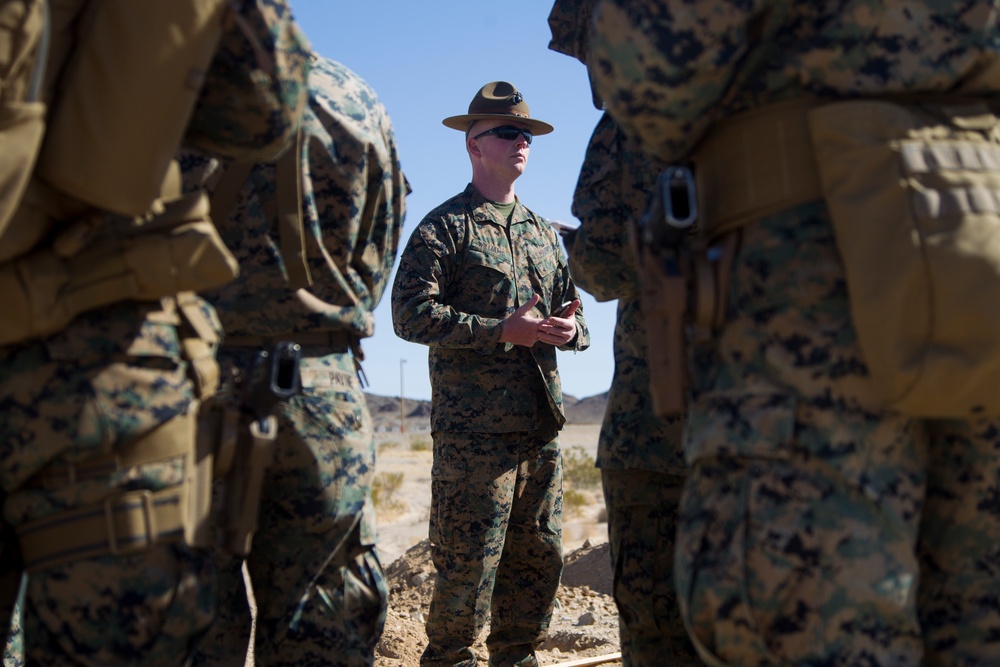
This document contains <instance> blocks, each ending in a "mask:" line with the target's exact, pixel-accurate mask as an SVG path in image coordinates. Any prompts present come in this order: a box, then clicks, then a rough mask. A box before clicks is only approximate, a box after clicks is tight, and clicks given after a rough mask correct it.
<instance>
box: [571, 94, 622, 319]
mask: <svg viewBox="0 0 1000 667" xmlns="http://www.w3.org/2000/svg"><path fill="white" fill-rule="evenodd" d="M618 138H619V131H618V126H617V125H616V124H615V122H614V121H613V120H612V119H611V117H610V116H608V115H607V114H604V116H602V117H601V120H600V121H598V123H597V127H596V128H594V133H593V135H592V136H591V138H590V144H589V145H588V146H587V152H586V155H584V158H583V166H582V167H581V168H580V176H579V178H578V179H577V183H576V192H575V193H574V195H573V215H574V216H576V218H577V219H579V220H580V228H579V229H578V230H577V231H576V234H575V238H574V240H573V243H572V244H571V245H570V247H569V268H570V272H571V273H572V275H573V280H574V281H576V284H577V285H579V286H580V287H581V288H583V289H585V290H587V291H588V292H590V293H591V294H592V295H593V296H594V298H595V299H597V300H598V301H613V300H615V299H617V298H619V297H622V296H627V295H628V294H630V293H632V292H633V291H634V288H635V275H634V269H633V268H632V265H631V257H630V256H629V253H628V244H627V228H626V225H625V222H626V220H625V211H624V210H622V206H621V201H620V197H616V196H615V195H616V192H615V189H616V186H620V185H621V164H620V161H619V157H620V156H619V151H618V143H619V142H618Z"/></svg>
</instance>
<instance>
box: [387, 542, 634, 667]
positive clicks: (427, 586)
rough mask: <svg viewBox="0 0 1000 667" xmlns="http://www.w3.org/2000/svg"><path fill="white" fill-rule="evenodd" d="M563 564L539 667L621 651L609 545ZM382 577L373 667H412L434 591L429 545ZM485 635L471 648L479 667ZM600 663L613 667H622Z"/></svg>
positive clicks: (422, 643)
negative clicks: (384, 607)
mask: <svg viewBox="0 0 1000 667" xmlns="http://www.w3.org/2000/svg"><path fill="white" fill-rule="evenodd" d="M564 563H565V565H564V569H563V578H562V585H561V586H560V587H559V592H558V594H557V596H556V609H555V612H554V613H553V614H552V623H551V626H550V628H549V636H548V638H547V639H546V641H545V642H544V643H543V644H542V646H541V648H540V650H539V651H538V660H539V664H540V665H556V664H559V663H562V662H566V661H570V660H576V659H580V658H586V657H591V656H602V655H608V654H613V653H617V652H618V651H619V650H620V649H619V640H618V610H617V609H616V608H615V603H614V599H613V598H612V597H611V561H610V557H609V555H608V544H607V543H606V542H605V543H603V544H600V545H597V546H591V545H590V544H589V543H587V544H584V546H583V547H581V548H580V549H577V550H575V551H573V552H571V553H569V554H567V555H566V557H565V559H564ZM385 572H386V577H387V578H388V580H389V613H388V616H387V618H386V622H385V631H384V632H383V634H382V641H381V642H380V643H379V645H378V648H377V649H376V650H375V667H416V666H417V665H418V664H419V663H420V654H421V653H422V652H423V650H424V646H425V645H426V644H427V634H426V633H425V632H424V622H425V619H426V617H427V612H428V609H429V608H430V602H431V594H432V592H433V590H434V574H435V569H434V564H433V563H432V562H431V552H430V542H429V541H428V540H423V541H422V542H420V543H418V544H416V545H414V546H413V547H411V548H410V549H408V550H407V551H406V553H404V554H403V555H402V556H401V557H400V558H399V559H398V560H396V561H395V562H393V563H392V564H390V565H389V566H388V567H386V569H385ZM487 632H488V629H487V631H486V632H484V633H483V636H482V637H481V638H480V641H479V642H478V643H477V644H476V646H475V647H474V649H475V651H476V654H477V655H478V656H479V662H480V664H483V665H485V664H486V661H487V655H488V654H487V651H486V646H485V644H484V643H483V641H484V640H485V637H486V634H487ZM603 664H605V665H608V666H609V667H614V666H615V665H620V664H621V663H620V662H619V661H611V662H606V663H603Z"/></svg>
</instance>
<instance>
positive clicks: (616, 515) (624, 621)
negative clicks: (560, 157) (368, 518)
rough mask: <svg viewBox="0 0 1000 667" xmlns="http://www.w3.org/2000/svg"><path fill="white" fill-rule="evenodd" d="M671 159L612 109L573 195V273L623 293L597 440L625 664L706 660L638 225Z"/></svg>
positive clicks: (591, 286) (680, 463)
mask: <svg viewBox="0 0 1000 667" xmlns="http://www.w3.org/2000/svg"><path fill="white" fill-rule="evenodd" d="M663 168H664V165H663V164H662V163H660V162H659V161H657V160H655V159H653V158H649V157H647V156H646V155H645V154H644V153H643V152H642V151H641V149H640V148H639V146H638V143H637V142H636V141H635V140H632V139H629V138H627V137H626V136H625V135H624V134H623V133H622V132H621V130H620V128H619V127H618V125H617V123H615V122H614V120H612V119H611V117H610V116H608V115H607V114H605V115H603V116H602V117H601V119H600V120H599V121H598V123H597V127H596V128H595V129H594V133H593V135H592V136H591V138H590V144H589V145H588V146H587V152H586V154H585V155H584V158H583V166H582V167H581V169H580V177H579V179H578V180H577V185H576V191H575V193H574V195H573V215H575V216H576V217H577V218H578V219H579V220H580V227H579V228H578V230H577V231H576V232H575V233H574V235H573V237H572V242H569V241H567V246H568V254H569V267H570V271H571V273H572V275H573V279H574V280H575V281H576V283H577V284H578V285H579V286H580V287H581V288H582V289H584V290H587V291H588V292H590V293H591V294H593V295H594V297H595V298H596V299H597V300H598V301H611V300H613V299H617V300H618V319H617V321H616V323H615V334H614V359H615V370H614V375H613V376H612V379H611V387H610V389H609V391H608V407H607V410H606V411H605V413H604V422H603V424H602V425H601V433H600V437H599V439H598V445H597V467H598V468H600V469H601V471H602V472H601V479H602V482H603V486H604V500H605V505H606V507H607V511H608V537H609V541H610V546H611V562H612V568H611V571H612V574H613V580H614V596H615V602H616V603H617V605H618V610H619V624H618V625H619V629H620V632H621V647H622V662H623V664H624V665H625V667H656V666H658V665H662V664H665V663H666V664H670V665H677V666H680V665H700V664H701V661H700V660H698V658H697V653H696V652H695V651H694V647H693V646H692V645H691V643H690V641H688V639H687V634H686V632H685V630H684V623H683V622H682V621H681V617H680V610H679V608H678V606H677V595H676V592H675V590H674V578H673V561H674V535H675V533H676V530H677V513H678V507H679V503H680V492H681V488H682V486H683V482H684V468H685V465H684V452H683V449H682V447H681V433H682V430H683V427H684V420H683V418H682V417H674V418H670V419H661V418H658V417H656V416H654V415H653V409H652V401H651V397H650V393H649V370H648V366H647V364H646V340H647V339H646V328H645V327H646V324H645V319H644V317H643V314H642V309H641V307H640V304H639V282H638V276H637V274H636V270H635V262H634V259H633V255H632V251H631V249H630V247H629V227H630V226H631V225H632V224H633V222H634V221H635V220H636V219H638V218H639V217H640V216H641V215H642V214H643V211H644V210H645V208H646V204H647V202H648V200H649V196H650V193H651V192H652V190H653V187H654V186H655V183H656V179H657V177H658V176H659V174H660V172H661V171H662V170H663Z"/></svg>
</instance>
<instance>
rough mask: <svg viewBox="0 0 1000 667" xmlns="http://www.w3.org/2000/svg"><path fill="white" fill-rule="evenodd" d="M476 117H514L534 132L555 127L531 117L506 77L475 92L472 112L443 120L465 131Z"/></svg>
mask: <svg viewBox="0 0 1000 667" xmlns="http://www.w3.org/2000/svg"><path fill="white" fill-rule="evenodd" d="M477 120H512V121H516V122H518V123H523V124H524V125H527V126H528V129H529V130H531V133H532V134H535V135H541V134H548V133H549V132H551V131H552V130H553V129H554V128H553V127H552V126H551V125H549V124H548V123H545V122H543V121H540V120H538V119H537V118H532V117H531V113H530V112H529V111H528V103H527V102H525V101H524V96H523V95H521V93H519V92H518V90H517V88H515V87H514V86H513V84H510V83H507V82H506V81H492V82H490V83H488V84H486V85H485V86H483V87H482V88H480V89H479V92H478V93H476V96H475V97H473V98H472V102H470V103H469V113H466V114H462V115H461V116H449V117H448V118H445V119H444V120H443V121H441V122H442V123H444V125H445V127H450V128H451V129H453V130H459V131H460V132H465V131H467V130H468V129H469V124H470V123H472V122H474V121H477Z"/></svg>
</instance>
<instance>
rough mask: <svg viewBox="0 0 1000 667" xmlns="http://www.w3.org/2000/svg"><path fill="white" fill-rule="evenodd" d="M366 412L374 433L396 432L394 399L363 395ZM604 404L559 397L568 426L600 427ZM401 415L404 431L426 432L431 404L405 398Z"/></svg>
mask: <svg viewBox="0 0 1000 667" xmlns="http://www.w3.org/2000/svg"><path fill="white" fill-rule="evenodd" d="M365 397H366V398H367V399H368V411H369V412H370V413H371V415H372V419H373V420H374V422H375V430H376V431H397V430H399V421H400V410H399V397H398V396H379V395H378V394H367V393H366V394H365ZM607 404H608V393H607V392H604V393H603V394H598V395H597V396H590V397H588V398H582V399H581V398H576V397H575V396H569V395H567V394H563V408H564V409H565V410H566V421H567V422H568V423H570V424H600V423H601V420H603V419H604V409H605V407H606V406H607ZM403 416H404V418H405V420H406V430H408V431H429V430H430V422H431V402H430V401H418V400H414V399H409V398H408V399H406V402H405V404H404V405H403Z"/></svg>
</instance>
